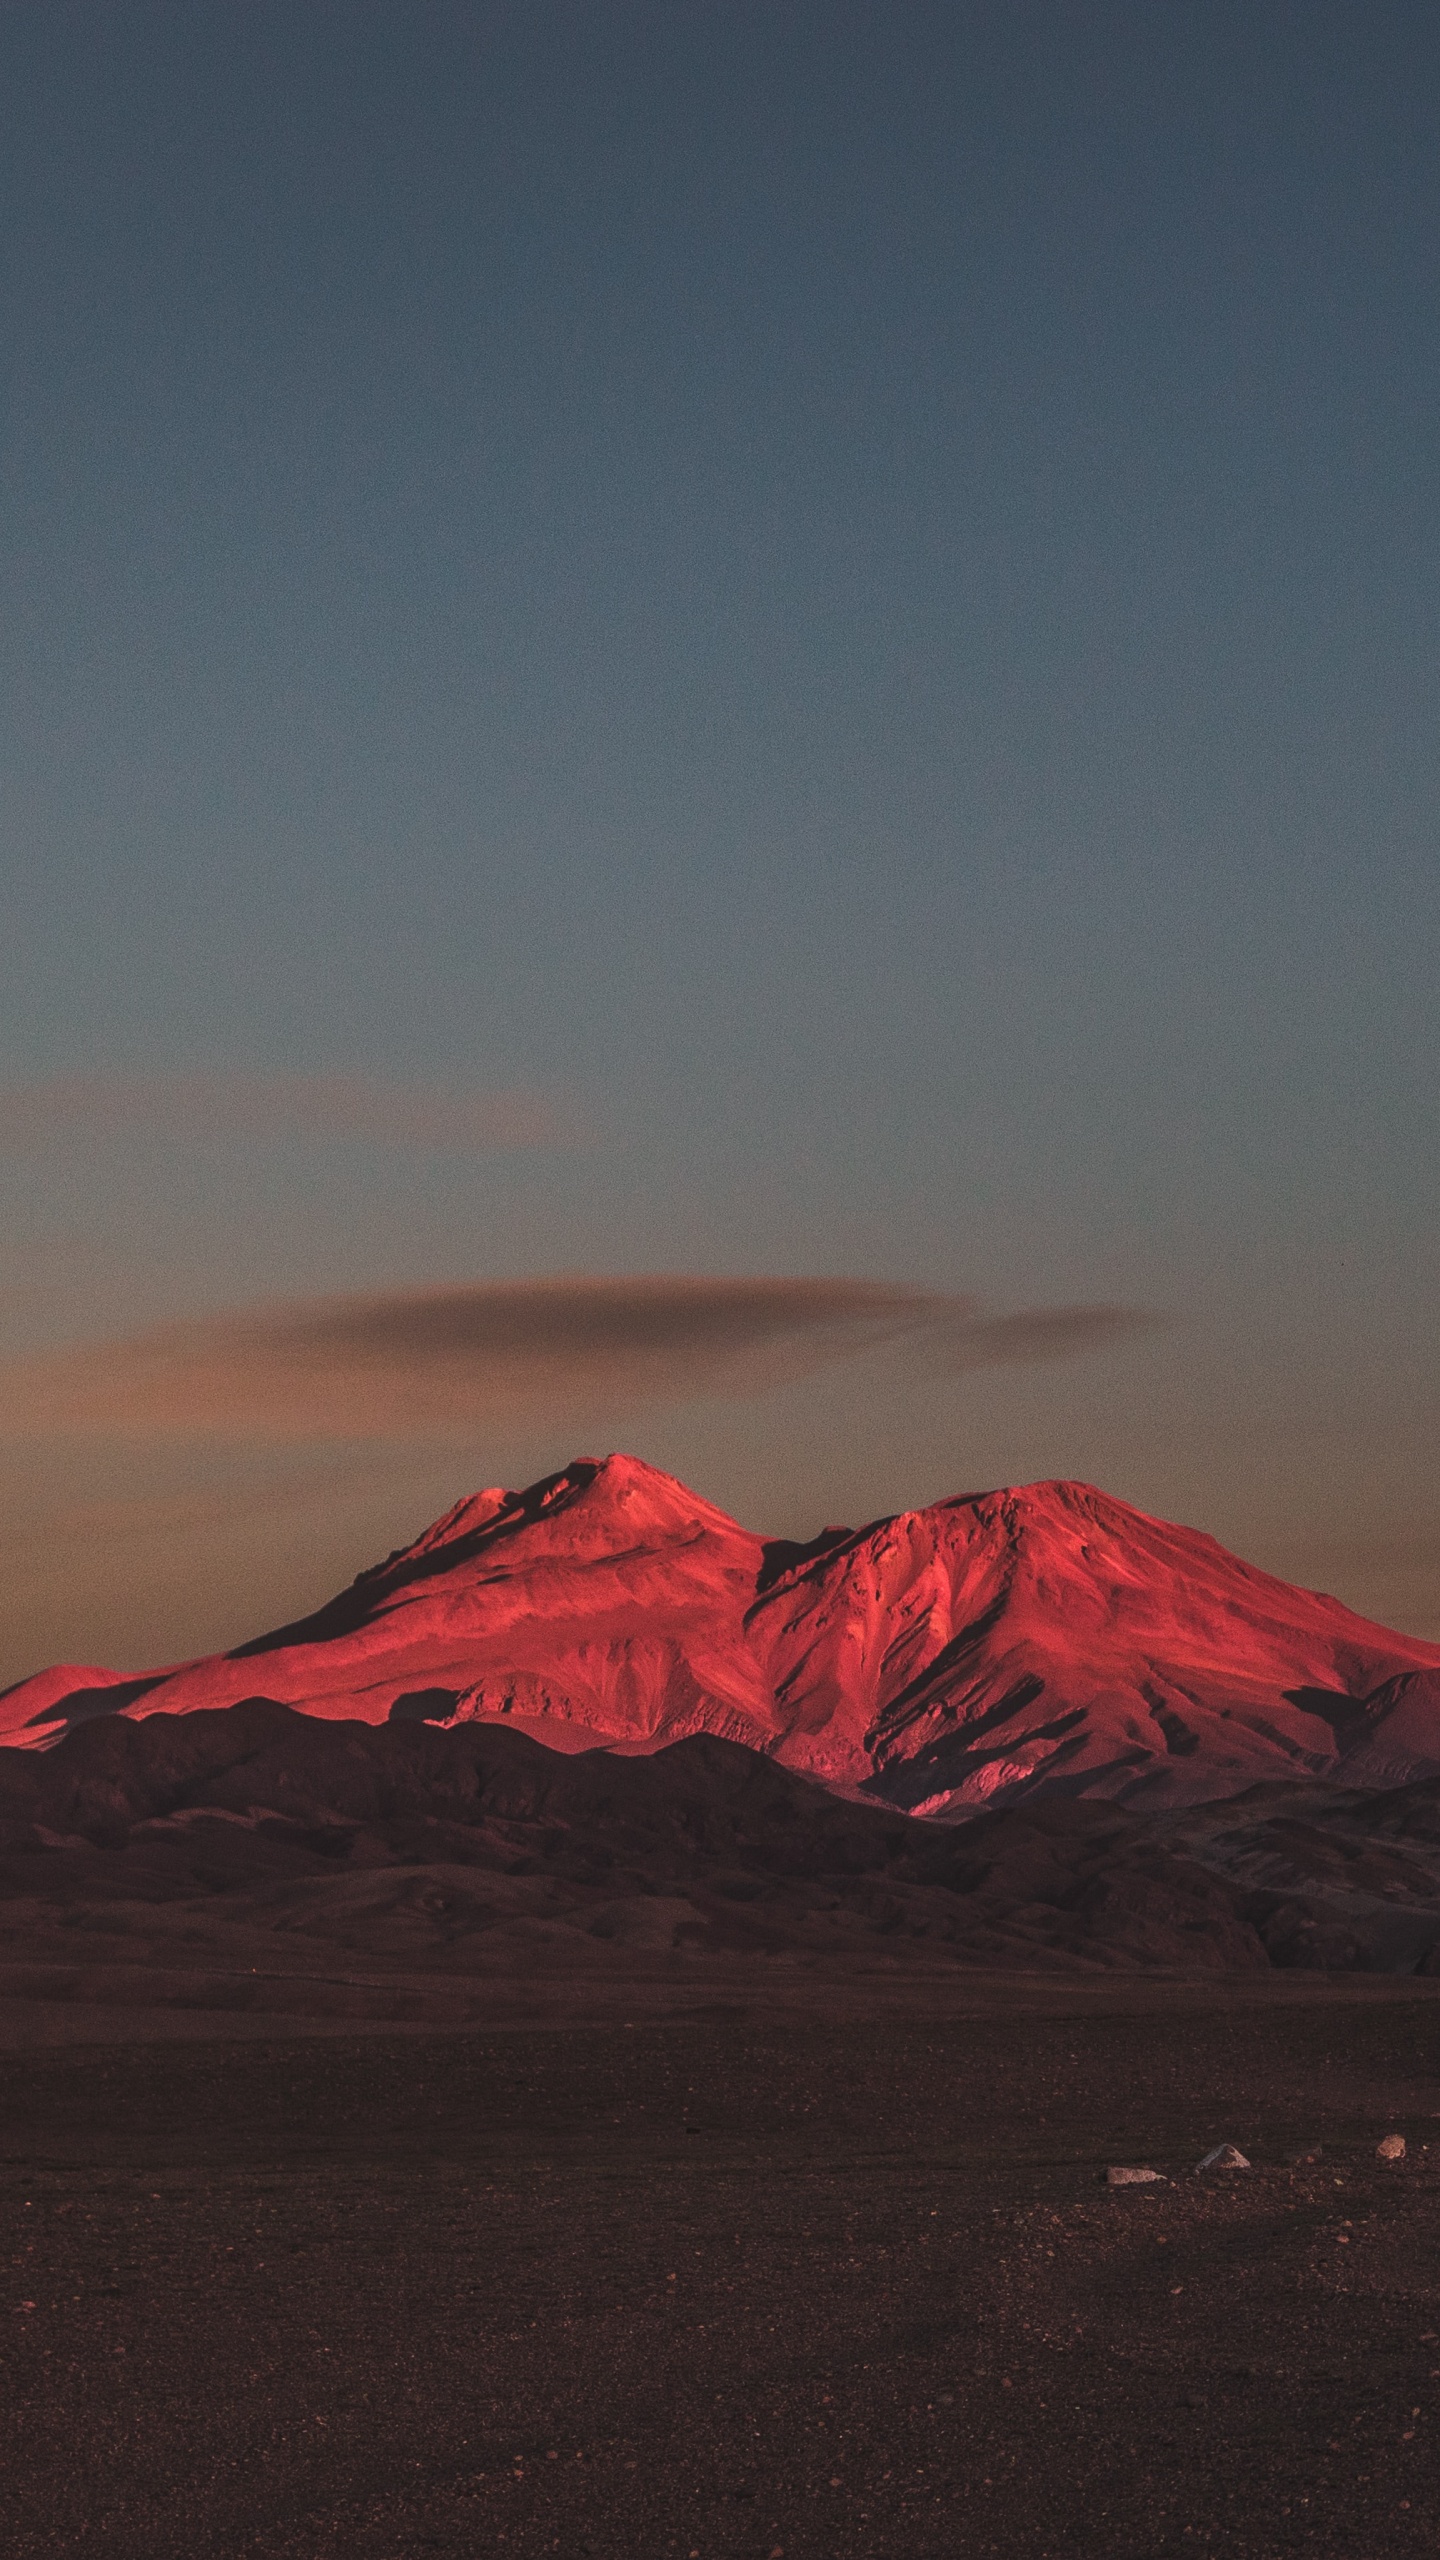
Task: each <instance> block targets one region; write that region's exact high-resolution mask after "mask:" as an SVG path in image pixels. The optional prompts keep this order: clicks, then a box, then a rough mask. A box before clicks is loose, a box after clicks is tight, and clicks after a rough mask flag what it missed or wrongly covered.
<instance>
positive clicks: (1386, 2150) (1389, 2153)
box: [1375, 2133, 1405, 2160]
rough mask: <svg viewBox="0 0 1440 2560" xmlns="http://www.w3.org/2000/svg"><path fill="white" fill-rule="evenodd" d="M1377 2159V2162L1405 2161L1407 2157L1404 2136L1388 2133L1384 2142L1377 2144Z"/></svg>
mask: <svg viewBox="0 0 1440 2560" xmlns="http://www.w3.org/2000/svg"><path fill="white" fill-rule="evenodd" d="M1375 2157H1376V2159H1377V2160H1403V2159H1404V2157H1405V2136H1404V2134H1403V2133H1387V2134H1386V2136H1385V2139H1384V2141H1383V2142H1377V2143H1376V2145H1375Z"/></svg>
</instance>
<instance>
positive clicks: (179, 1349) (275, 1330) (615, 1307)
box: [3, 1276, 1155, 1440]
mask: <svg viewBox="0 0 1440 2560" xmlns="http://www.w3.org/2000/svg"><path fill="white" fill-rule="evenodd" d="M1154 1321H1155V1319H1154V1318H1152V1317H1148V1316H1146V1315H1145V1314H1144V1313H1142V1312H1141V1311H1139V1310H1135V1309H1131V1308H1124V1307H1113V1306H1088V1307H1087V1306H1072V1307H1059V1308H1035V1309H1030V1310H1026V1311H1022V1312H1020V1313H1016V1314H1010V1315H992V1314H986V1313H985V1312H984V1311H983V1310H982V1309H981V1308H980V1307H979V1306H977V1304H976V1303H975V1301H974V1300H972V1299H969V1298H964V1297H956V1296H947V1295H942V1294H936V1293H927V1292H925V1291H921V1290H915V1289H906V1288H902V1287H897V1286H893V1285H890V1284H887V1283H884V1282H879V1281H869V1280H844V1279H840V1280H835V1279H806V1278H801V1279H772V1278H719V1279H716V1278H705V1277H687V1276H680V1277H645V1278H588V1277H573V1278H559V1279H541V1280H524V1281H512V1282H498V1283H497V1282H483V1283H476V1284H472V1285H467V1286H461V1287H453V1288H443V1289H414V1290H400V1291H390V1292H384V1293H376V1294H367V1295H364V1296H353V1297H336V1298H322V1299H312V1300H308V1301H303V1302H300V1303H291V1304H284V1305H270V1306H261V1307H255V1308H251V1309H248V1310H242V1311H240V1312H237V1313H234V1314H228V1315H223V1316H217V1317H214V1318H210V1319H208V1320H205V1321H202V1322H198V1323H188V1324H172V1325H165V1326H158V1327H156V1328H154V1329H153V1330H151V1331H149V1332H147V1333H142V1334H137V1335H134V1336H131V1337H130V1338H129V1339H127V1340H123V1341H117V1342H108V1343H98V1344H93V1345H86V1346H81V1347H78V1348H76V1349H73V1350H69V1351H66V1352H63V1353H59V1354H53V1355H50V1356H48V1357H46V1358H44V1359H37V1360H32V1361H29V1362H25V1363H15V1364H12V1366H11V1367H10V1369H9V1371H8V1372H7V1373H6V1374H5V1376H4V1380H3V1384H4V1387H5V1402H6V1407H7V1414H8V1419H9V1422H10V1427H11V1428H12V1429H17V1430H21V1431H33V1430H47V1431H50V1430H63V1429H69V1430H82V1431H85V1430H101V1431H109V1430H120V1431H131V1430H140V1431H144V1432H146V1433H149V1432H176V1431H178V1432H205V1433H210V1432H219V1433H221V1434H243V1435H247V1436H248V1435H254V1436H257V1437H262V1438H270V1439H276V1438H278V1439H287V1440H294V1439H314V1438H327V1437H368V1436H381V1437H391V1436H397V1435H410V1434H413V1433H416V1432H426V1431H433V1430H436V1429H442V1430H443V1429H447V1428H451V1427H456V1426H458V1427H461V1428H467V1427H472V1426H473V1425H475V1424H477V1423H490V1422H493V1421H495V1420H496V1419H497V1418H504V1417H506V1416H508V1415H511V1414H514V1415H517V1416H526V1417H529V1416H534V1415H537V1414H554V1415H556V1416H560V1415H564V1414H571V1413H577V1412H583V1411H585V1410H586V1409H594V1408H597V1407H600V1406H613V1405H616V1404H622V1403H623V1404H646V1403H675V1402H679V1401H683V1400H687V1399H690V1398H696V1397H709V1396H720V1397H736V1396H748V1395H755V1394H759V1393H762V1392H764V1390H765V1389H767V1388H769V1387H773V1386H777V1385H782V1384H784V1383H786V1382H788V1381H790V1380H792V1379H796V1378H800V1377H804V1376H807V1375H809V1374H811V1373H813V1372H814V1371H816V1370H817V1369H821V1368H824V1367H827V1366H830V1365H832V1364H834V1363H836V1362H839V1361H846V1360H853V1359H856V1358H858V1357H861V1356H862V1355H864V1354H866V1353H872V1352H875V1351H879V1350H883V1349H892V1348H893V1349H896V1350H898V1351H899V1352H900V1353H901V1354H902V1355H903V1356H904V1357H905V1358H907V1359H909V1360H912V1361H919V1362H921V1363H923V1364H924V1365H925V1366H926V1367H928V1368H930V1369H932V1370H939V1371H950V1372H954V1371H959V1370H965V1369H976V1368H983V1367H993V1366H997V1365H1004V1364H1010V1363H1028V1362H1032V1361H1037V1360H1053V1359H1056V1358H1061V1357H1069V1356H1072V1355H1074V1354H1076V1353H1079V1352H1084V1351H1087V1350H1091V1349H1096V1348H1100V1347H1102V1346H1105V1345H1107V1344H1110V1343H1112V1342H1114V1341H1115V1340H1117V1339H1118V1338H1119V1337H1121V1336H1123V1335H1125V1334H1128V1333H1132V1332H1135V1331H1137V1330H1138V1329H1140V1328H1142V1327H1144V1326H1146V1325H1147V1324H1150V1323H1153V1322H1154Z"/></svg>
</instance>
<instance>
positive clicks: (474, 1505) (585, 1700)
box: [0, 1456, 1440, 1817]
mask: <svg viewBox="0 0 1440 2560" xmlns="http://www.w3.org/2000/svg"><path fill="white" fill-rule="evenodd" d="M254 1697H264V1698H270V1699H275V1700H278V1701H280V1702H281V1703H283V1704H286V1705H289V1706H293V1707H298V1708H300V1709H302V1710H303V1711H304V1712H305V1713H306V1714H308V1715H311V1716H318V1717H324V1718H330V1719H337V1718H339V1719H343V1718H352V1719H359V1720H360V1721H362V1722H364V1723H367V1724H379V1723H382V1722H386V1721H391V1720H394V1721H406V1720H423V1721H425V1722H428V1723H460V1722H468V1721H472V1720H483V1721H493V1720H498V1719H502V1718H503V1719H505V1720H506V1721H507V1722H509V1723H510V1724H511V1726H512V1727H515V1728H518V1729H519V1730H520V1731H522V1732H525V1733H528V1734H530V1735H531V1736H532V1737H534V1738H535V1739H536V1740H538V1741H541V1742H544V1743H547V1744H548V1745H550V1747H551V1748H552V1749H558V1750H562V1751H578V1750H587V1749H592V1748H595V1747H597V1746H602V1747H606V1748H609V1749H611V1750H619V1751H625V1752H637V1751H638V1752H649V1751H653V1750H656V1749H658V1748H660V1747H661V1746H662V1745H664V1744H666V1743H669V1742H674V1741H678V1740H680V1739H682V1738H683V1737H684V1736H686V1735H688V1734H694V1733H712V1734H719V1735H722V1736H724V1737H726V1738H728V1739H730V1740H732V1741H736V1742H742V1743H745V1744H748V1745H749V1746H750V1748H751V1749H753V1750H757V1751H762V1752H765V1753H767V1754H770V1755H772V1756H773V1757H775V1758H776V1759H778V1760H779V1761H781V1762H783V1763H784V1764H785V1765H786V1766H787V1767H789V1768H791V1769H795V1770H799V1771H802V1772H804V1773H805V1774H807V1775H809V1776H812V1777H815V1778H818V1779H820V1780H822V1781H824V1782H825V1783H827V1784H828V1785H830V1786H832V1787H840V1788H842V1789H844V1790H846V1791H847V1792H849V1791H863V1792H864V1793H865V1794H867V1795H871V1796H878V1797H880V1798H882V1799H884V1800H886V1801H888V1802H890V1803H892V1804H895V1805H899V1806H903V1807H905V1808H906V1809H907V1810H909V1811H912V1812H918V1813H926V1814H931V1815H941V1816H944V1815H947V1814H948V1815H951V1816H952V1817H953V1816H958V1815H961V1814H963V1813H965V1812H967V1811H969V1810H973V1809H975V1808H977V1807H979V1806H981V1805H984V1804H986V1803H993V1802H995V1801H997V1800H1003V1799H1006V1798H1010V1799H1013V1798H1015V1797H1017V1796H1031V1795H1035V1794H1038V1793H1045V1794H1051V1795H1054V1794H1063V1795H1070V1796H1074V1795H1101V1796H1111V1797H1119V1798H1124V1799H1126V1800H1127V1801H1131V1802H1140V1803H1146V1804H1156V1805H1163V1804H1181V1803H1187V1802H1197V1801H1200V1800H1203V1799H1205V1798H1210V1797H1216V1796H1223V1795H1229V1794H1232V1793H1234V1792H1236V1791H1237V1790H1238V1789H1240V1788H1242V1787H1245V1786H1249V1785H1251V1784H1253V1783H1254V1782H1256V1781H1257V1780H1262V1779H1269V1778H1278V1777H1286V1778H1296V1777H1305V1776H1315V1777H1330V1778H1342V1777H1343V1778H1344V1779H1345V1780H1346V1781H1348V1782H1351V1783H1354V1784H1357V1785H1368V1786H1386V1785H1399V1784H1401V1783H1403V1782H1405V1781H1406V1780H1408V1779H1411V1778H1415V1777H1422V1776H1428V1775H1433V1774H1440V1646H1437V1645H1429V1644H1423V1643H1421V1642H1420V1641H1419V1640H1418V1639H1415V1638H1411V1637H1406V1636H1401V1635H1395V1634H1392V1633H1390V1632H1389V1631H1388V1630H1386V1629H1385V1628H1383V1627H1378V1626H1374V1625H1372V1624H1371V1623H1370V1622H1369V1621H1368V1620H1366V1619H1364V1618H1359V1617H1356V1616H1355V1615H1354V1613H1353V1612H1352V1611H1351V1610H1349V1609H1346V1608H1344V1607H1343V1606H1342V1605H1341V1603H1340V1602H1339V1601H1337V1600H1332V1599H1328V1598H1326V1597H1324V1596H1323V1595H1321V1594H1318V1593H1315V1592H1309V1591H1301V1590H1297V1589H1295V1588H1293V1587H1292V1586H1291V1585H1290V1584H1288V1583H1285V1582H1281V1581H1278V1580H1276V1579H1275V1578H1274V1577H1273V1576H1272V1575H1270V1574H1265V1573H1261V1572H1259V1571H1257V1570H1256V1568H1255V1567H1253V1566H1251V1565H1247V1564H1244V1563H1242V1562H1241V1561H1240V1560H1239V1559H1238V1558H1237V1557H1235V1556H1232V1555H1229V1554H1227V1552H1226V1550H1225V1549H1224V1548H1223V1547H1221V1546H1219V1545H1218V1544H1217V1543H1216V1541H1215V1540H1214V1539H1213V1538H1209V1537H1205V1536H1203V1535H1201V1534H1200V1533H1199V1532H1197V1531H1195V1530H1193V1529H1182V1528H1175V1527H1172V1526H1171V1525H1170V1524H1168V1523H1167V1522H1165V1521H1161V1520H1153V1519H1151V1518H1149V1517H1148V1516H1147V1515H1146V1514H1145V1513H1144V1512H1141V1511H1136V1510H1133V1509H1132V1508H1131V1506H1130V1505H1129V1504H1128V1503H1124V1502H1119V1501H1117V1500H1115V1499H1114V1498H1113V1497H1112V1496H1110V1495H1108V1494H1104V1493H1100V1492H1098V1491H1096V1489H1095V1488H1094V1487H1093V1486H1091V1485H1084V1484H1068V1483H1056V1484H1036V1485H1025V1486H1019V1487H1011V1488H1008V1489H1006V1490H1003V1491H1000V1492H994V1493H975V1494H961V1495H957V1496H955V1497H954V1498H953V1499H951V1500H948V1501H944V1502H937V1503H933V1504H931V1505H930V1506H929V1507H928V1508H927V1509H925V1510H921V1511H907V1512H901V1513H899V1514H897V1515H896V1516H895V1517H894V1518H893V1519H887V1520H879V1521H875V1522H872V1523H871V1524H870V1526H869V1527H867V1528H864V1529H858V1530H852V1529H838V1528H837V1529H826V1530H824V1531H822V1532H821V1534H820V1535H819V1536H818V1537H817V1538H814V1539H812V1540H811V1541H810V1542H809V1543H808V1544H804V1545H801V1544H797V1543H792V1542H789V1541H785V1540H777V1539H763V1538H760V1537H757V1536H755V1535H753V1534H752V1533H751V1532H750V1531H748V1530H746V1529H743V1528H741V1527H740V1526H739V1524H738V1523H737V1522H736V1521H734V1520H731V1519H730V1518H728V1516H727V1515H726V1514H725V1513H724V1512H723V1511H718V1510H716V1509H715V1508H714V1506H713V1505H712V1504H710V1503H707V1502H705V1501H702V1500H701V1498H700V1497H699V1496H698V1495H697V1494H694V1493H691V1492H690V1491H689V1490H688V1489H687V1487H686V1486H684V1485H682V1484H680V1483H679V1482H677V1480H676V1479H675V1478H674V1477H673V1476H667V1475H664V1474H662V1473H661V1472H660V1471H659V1470H658V1469H657V1468H654V1467H649V1466H646V1465H645V1464H644V1463H643V1462H642V1461H641V1460H639V1459H637V1458H631V1457H624V1456H612V1457H609V1458H605V1459H603V1460H596V1459H590V1458H583V1459H577V1460H576V1461H575V1462H574V1463H573V1464H572V1465H570V1466H568V1467H565V1468H564V1469H562V1470H561V1472H560V1473H559V1474H558V1475H554V1476H549V1477H546V1478H545V1479H544V1480H543V1481H542V1482H541V1483H539V1484H535V1485H531V1486H530V1487H529V1488H528V1489H527V1490H526V1491H524V1492H518V1493H516V1492H506V1491H503V1490H500V1489H493V1490H491V1491H488V1492H484V1493H478V1494H475V1495H473V1496H471V1497H470V1498H469V1499H468V1500H466V1501H463V1502H459V1503H457V1504H456V1505H455V1508H454V1509H453V1510H451V1511H449V1512H447V1513H446V1514H445V1516H444V1517H443V1519H440V1520H437V1521H436V1522H435V1523H434V1525H433V1526H432V1527H431V1528H429V1529H427V1530H426V1531H425V1532H424V1533H423V1535H422V1536H421V1537H419V1538H417V1539H416V1540H415V1541H414V1543H413V1545H411V1546H408V1547H404V1548H401V1549H400V1550H399V1551H398V1552H397V1553H396V1554H394V1555H392V1556H389V1557H387V1559H386V1560H385V1562H384V1563H383V1564H379V1565H375V1566H372V1567H371V1568H370V1569H369V1570H368V1571H367V1572H364V1573H362V1574H361V1575H360V1576H359V1577H358V1579H357V1580H356V1581H355V1582H354V1583H352V1585H351V1586H350V1588H349V1590H348V1591H344V1592H342V1593H341V1594H340V1595H339V1596H338V1598H336V1599H334V1600H331V1601H329V1602H327V1603H326V1605H325V1606H324V1607H323V1608H321V1609H318V1610H317V1611H316V1612H315V1613H314V1615H313V1616H311V1617H308V1618H303V1619H300V1620H298V1621H296V1622H295V1623H294V1624H293V1625H290V1626H286V1627H280V1628H278V1629H276V1631H275V1632H274V1633H273V1634H270V1635H266V1636H261V1637H258V1638H256V1639H255V1640H254V1641H253V1642H251V1643H249V1644H244V1645H240V1646H238V1647H237V1648H236V1649H235V1650H234V1651H233V1652H231V1653H226V1654H217V1655H212V1656H211V1657H210V1658H209V1659H207V1660H204V1661H199V1662H191V1663H183V1664H180V1665H179V1666H177V1667H175V1668H172V1669H169V1670H164V1671H157V1672H151V1673H147V1674H144V1675H141V1676H139V1677H126V1676H124V1675H122V1674H119V1673H113V1672H106V1671H97V1670H77V1669H74V1668H67V1667H62V1668H59V1669H57V1670H52V1671H47V1672H41V1673H39V1674H37V1675H36V1677H35V1678H34V1679H31V1680H26V1681H22V1682H21V1683H20V1685H19V1686H18V1687H17V1688H14V1689H11V1690H10V1691H9V1692H7V1693H6V1694H5V1695H4V1697H3V1698H0V1743H6V1744H9V1745H10V1746H12V1747H13V1746H15V1745H17V1744H18V1745H22V1746H30V1747H34V1746H36V1745H41V1744H44V1743H47V1742H49V1741H51V1740H53V1739H54V1738H56V1737H57V1736H58V1735H59V1734H60V1733H62V1732H63V1731H65V1730H66V1729H67V1727H69V1726H70V1725H72V1724H74V1723H75V1722H77V1721H80V1720H83V1719H85V1718H88V1717H90V1716H94V1715H99V1714H105V1713H107V1712H116V1711H118V1712H119V1713H121V1714H124V1715H126V1716H130V1717H148V1716H154V1715H184V1714H189V1713H192V1712H194V1711H195V1710H196V1709H199V1708H214V1707H227V1706H231V1705H234V1704H237V1703H238V1702H239V1701H241V1700H242V1699H247V1698H254Z"/></svg>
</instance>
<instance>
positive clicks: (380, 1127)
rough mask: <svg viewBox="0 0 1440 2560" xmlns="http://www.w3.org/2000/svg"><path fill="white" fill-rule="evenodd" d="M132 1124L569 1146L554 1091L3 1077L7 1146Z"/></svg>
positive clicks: (470, 1145) (372, 1081)
mask: <svg viewBox="0 0 1440 2560" xmlns="http://www.w3.org/2000/svg"><path fill="white" fill-rule="evenodd" d="M128 1131H134V1132H138V1133H140V1134H142V1135H148V1136H154V1137H161V1138H168V1139H178V1140H181V1141H187V1140H188V1141H193V1140H197V1139H198V1140H202V1141H206V1140H212V1139H216V1138H220V1139H230V1138H250V1139H255V1138H260V1139H275V1138H282V1139H284V1138H308V1139H312V1140H313V1139H319V1140H322V1141H335V1140H337V1139H338V1140H355V1139H360V1140H364V1141H367V1142H369V1143H370V1144H373V1145H381V1146H401V1147H433V1148H437V1149H443V1150H447V1151H450V1152H453V1153H456V1154H460V1155H478V1154H483V1153H488V1152H489V1151H490V1150H491V1149H494V1148H511V1147H553V1146H558V1145H563V1144H564V1143H565V1139H566V1134H567V1133H566V1130H565V1127H564V1125H563V1122H562V1119H561V1115H560V1113H559V1112H558V1111H557V1110H556V1107H555V1105H554V1103H553V1102H552V1101H550V1100H549V1099H548V1098H547V1097H546V1096H545V1095H544V1094H542V1093H536V1092H531V1091H529V1090H527V1089H526V1088H524V1087H519V1086H517V1087H515V1088H513V1089H503V1090H497V1091H493V1092H492V1091H465V1090H463V1089H456V1090H450V1089H447V1088H444V1087H441V1086H431V1085H405V1084H387V1083H384V1082H382V1081H381V1080H380V1079H379V1078H377V1077H373V1076H359V1075H329V1076H254V1075H200V1074H196V1075H171V1076H50V1077H47V1078H43V1079H40V1080H38V1081H35V1082H32V1083H25V1084H6V1085H0V1148H4V1149H7V1150H9V1151H10V1152H12V1153H23V1154H33V1153H36V1152H39V1151H41V1150H43V1149H46V1148H49V1147H53V1146H54V1145H55V1144H56V1143H57V1142H58V1141H63V1140H66V1139H71V1140H76V1139H78V1140H80V1141H82V1142H83V1141H86V1140H93V1139H96V1138H102V1139H110V1138H115V1137H119V1136H123V1135H124V1134H125V1133H126V1132H128Z"/></svg>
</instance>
